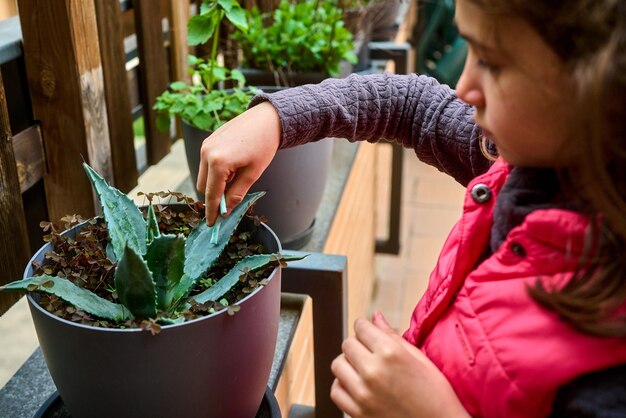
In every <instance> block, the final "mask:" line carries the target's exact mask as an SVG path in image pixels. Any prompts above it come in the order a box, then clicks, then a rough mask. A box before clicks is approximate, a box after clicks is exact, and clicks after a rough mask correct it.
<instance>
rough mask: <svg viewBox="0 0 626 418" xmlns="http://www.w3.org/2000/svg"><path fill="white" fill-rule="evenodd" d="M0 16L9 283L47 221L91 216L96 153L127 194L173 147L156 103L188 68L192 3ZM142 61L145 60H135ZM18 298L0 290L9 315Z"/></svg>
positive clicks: (0, 257)
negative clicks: (141, 154)
mask: <svg viewBox="0 0 626 418" xmlns="http://www.w3.org/2000/svg"><path fill="white" fill-rule="evenodd" d="M18 8H19V17H14V18H11V19H8V20H5V21H0V69H1V70H2V71H1V73H0V231H1V232H2V239H1V240H0V265H2V267H3V268H2V274H0V284H2V283H6V282H8V281H12V280H15V279H17V278H19V277H21V274H22V271H23V269H24V266H25V264H26V262H27V261H28V259H29V257H30V255H31V253H32V252H33V251H34V250H35V249H36V248H38V247H39V246H40V245H41V232H40V230H39V226H38V225H39V222H40V221H41V220H44V219H50V220H53V221H54V220H59V219H60V218H61V217H63V216H65V215H67V214H73V213H79V214H81V215H82V216H83V217H90V216H92V215H93V214H94V213H95V211H96V208H95V203H94V198H93V195H92V191H91V186H90V184H89V181H88V180H87V178H86V176H85V174H84V172H83V169H82V167H81V163H82V161H83V160H84V161H86V162H88V163H89V164H90V165H92V166H93V167H94V168H95V169H96V170H98V171H99V172H100V173H102V174H103V175H104V176H105V177H106V178H107V179H108V180H109V181H111V182H112V183H113V184H115V185H116V187H118V188H119V189H120V190H122V191H129V190H131V189H132V188H133V187H134V186H135V185H136V184H137V178H138V174H139V173H138V170H140V169H141V167H138V165H141V164H138V163H137V158H136V150H135V145H134V135H133V128H132V124H133V120H134V119H136V118H137V117H138V116H141V115H143V121H144V132H145V138H146V142H145V155H146V157H145V159H146V161H147V165H152V164H155V163H157V162H158V161H159V160H160V159H161V158H163V157H164V156H165V155H167V154H168V152H169V150H170V145H171V141H172V140H171V137H170V135H169V134H168V133H162V132H159V131H158V130H157V129H156V115H155V112H154V111H153V110H152V104H153V103H154V100H155V98H156V96H157V95H159V94H160V93H161V92H162V91H163V90H164V89H165V88H166V87H167V85H168V83H169V82H170V81H171V80H177V79H182V78H184V77H185V66H186V60H187V46H186V21H187V19H188V16H189V13H190V1H189V0H158V1H155V0H133V1H130V0H95V1H94V2H82V1H81V2H76V1H70V0H50V1H44V2H42V1H36V0H18ZM137 61H138V65H135V64H134V63H136V62H137ZM15 300H16V297H13V295H6V294H1V295H0V314H2V313H3V312H5V311H6V310H7V309H8V308H9V307H10V306H11V304H12V303H13V302H14V301H15Z"/></svg>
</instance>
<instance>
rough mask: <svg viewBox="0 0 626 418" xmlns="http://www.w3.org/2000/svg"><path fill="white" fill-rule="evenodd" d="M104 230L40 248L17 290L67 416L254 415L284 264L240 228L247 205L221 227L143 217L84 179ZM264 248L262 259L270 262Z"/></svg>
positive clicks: (162, 212)
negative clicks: (22, 296)
mask: <svg viewBox="0 0 626 418" xmlns="http://www.w3.org/2000/svg"><path fill="white" fill-rule="evenodd" d="M85 170H86V171H87V174H88V176H89V178H90V180H91V182H92V184H93V187H94V189H95V190H96V192H97V195H98V198H99V200H100V203H101V205H102V208H103V212H104V219H102V218H95V219H92V220H89V221H87V222H82V223H79V220H80V219H79V218H78V217H76V216H72V217H67V218H66V219H64V220H65V222H66V223H67V225H66V226H68V227H70V229H69V230H67V231H65V232H63V233H59V232H58V229H56V227H55V226H54V225H52V224H50V223H45V224H44V226H45V228H47V229H48V230H49V231H51V233H50V235H49V236H48V237H47V240H48V241H49V242H48V243H47V244H46V245H45V246H44V247H42V248H41V249H40V250H39V251H38V252H37V253H36V254H35V256H34V257H33V258H32V260H31V262H30V263H29V265H28V266H27V269H26V271H25V275H24V276H25V278H24V279H23V280H20V281H16V282H12V283H9V284H7V285H5V286H2V287H0V290H2V291H16V290H18V291H28V292H30V293H29V295H28V302H29V305H30V309H31V313H32V315H33V321H34V324H35V329H36V331H37V336H38V339H39V342H40V345H41V348H42V351H43V354H44V357H45V359H46V363H47V365H48V368H49V370H50V374H51V376H52V379H53V381H54V383H55V385H56V386H57V388H58V390H59V392H60V395H61V397H62V399H63V402H64V404H65V406H66V407H67V409H68V410H69V412H70V414H71V415H72V416H73V417H76V418H80V417H89V418H92V417H113V416H114V417H138V416H142V417H143V416H145V417H148V416H172V417H174V416H176V417H206V416H250V417H253V416H254V415H255V414H256V412H257V410H258V408H259V405H260V403H261V399H262V397H263V393H264V391H265V386H266V385H267V379H268V377H269V372H270V368H271V363H272V358H273V354H274V348H275V343H276V335H277V327H278V320H279V311H280V266H281V265H284V261H285V260H287V259H296V258H295V257H290V256H286V257H283V256H281V254H280V253H279V251H280V244H279V243H278V241H277V240H276V237H275V236H273V234H272V233H271V231H270V230H269V229H268V228H267V227H265V226H263V225H262V224H258V223H255V222H247V223H240V222H241V221H242V220H244V219H246V217H245V215H246V212H247V211H248V209H249V207H250V206H251V205H252V204H253V203H254V202H255V201H256V200H257V199H258V198H259V197H260V196H261V195H260V194H254V195H248V196H247V197H246V199H244V202H243V203H242V205H239V206H238V207H237V208H235V209H234V210H233V213H232V215H231V216H229V217H228V218H225V219H221V221H220V222H219V227H217V228H216V227H213V228H209V227H208V226H207V225H206V222H204V221H203V220H202V219H201V217H200V213H201V210H202V204H201V203H200V202H193V200H192V199H189V198H185V197H183V196H181V195H180V194H177V193H171V194H170V193H161V194H159V195H148V199H149V200H152V199H154V197H155V196H162V197H165V196H168V195H170V196H174V197H176V198H177V200H179V201H182V202H183V203H182V204H179V205H178V206H175V207H168V206H166V205H161V204H157V205H154V204H152V202H151V203H150V204H149V205H148V207H147V209H146V210H145V211H144V212H142V211H141V210H140V209H139V208H138V207H137V206H135V204H134V202H133V201H132V200H130V199H129V198H128V197H127V196H126V195H124V194H123V193H121V192H119V191H118V190H117V189H115V188H112V187H110V186H108V185H107V184H106V182H105V181H104V180H103V179H102V177H100V176H99V175H98V174H97V173H96V172H94V171H93V170H92V169H91V168H90V167H88V166H87V165H85ZM265 248H268V249H269V252H268V250H266V249H265Z"/></svg>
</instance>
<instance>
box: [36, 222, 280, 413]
mask: <svg viewBox="0 0 626 418" xmlns="http://www.w3.org/2000/svg"><path fill="white" fill-rule="evenodd" d="M68 233H69V234H74V235H75V234H76V227H75V228H74V229H72V230H69V231H68ZM257 236H258V240H259V242H261V243H262V244H264V245H265V246H266V248H267V249H268V250H270V251H280V243H279V242H278V240H277V237H276V236H275V235H274V233H273V232H272V231H271V230H270V229H269V228H268V227H267V226H265V225H262V226H261V227H260V228H259V230H258V234H257ZM50 249H51V247H50V244H46V245H45V246H43V247H42V248H41V249H40V250H39V251H38V252H37V253H36V254H35V255H34V256H33V258H32V259H31V262H30V263H29V264H28V267H27V268H26V271H25V272H24V277H30V276H32V273H33V268H32V262H33V261H37V262H41V261H42V260H43V258H44V255H45V253H46V252H47V251H49V250H50ZM280 273H281V272H280V268H276V269H275V270H274V271H273V272H272V274H271V276H270V278H269V282H268V284H267V285H266V286H262V287H260V288H258V289H257V290H256V291H254V292H253V293H251V294H250V295H248V296H247V297H246V298H244V299H243V300H242V301H241V302H239V305H240V306H241V308H240V310H239V311H238V312H237V313H236V314H235V315H233V316H230V315H228V313H227V312H226V310H224V311H220V312H218V313H215V314H212V315H209V316H206V317H203V318H199V319H196V320H193V321H190V322H187V323H184V324H180V325H168V326H163V327H162V331H161V332H160V333H159V334H157V335H155V336H152V335H151V334H150V333H149V332H146V331H142V330H139V329H104V328H95V327H91V326H85V325H81V324H77V323H73V322H69V321H66V320H64V319H61V318H59V317H57V316H55V315H52V314H51V313H49V312H47V311H46V310H44V309H43V308H42V307H40V306H39V304H38V303H37V301H36V299H37V295H30V294H29V296H28V302H29V306H30V310H31V313H32V316H33V321H34V324H35V330H36V332H37V337H38V339H39V344H40V345H41V349H42V351H43V354H44V357H45V360H46V364H47V365H48V369H49V371H50V375H51V376H52V380H53V381H54V383H55V385H56V387H57V389H58V390H59V392H60V394H61V397H62V398H63V402H64V404H65V406H66V407H67V409H68V411H69V412H70V414H71V415H72V417H73V418H81V417H82V418H99V417H102V418H110V417H116V418H126V417H128V418H136V417H177V418H179V417H189V418H206V417H240V418H250V417H254V416H255V414H256V412H257V410H258V409H259V405H260V403H261V400H262V398H263V394H264V391H265V388H266V386H267V382H268V379H269V374H270V369H271V365H272V360H273V356H274V350H275V346H276V337H277V334H278V322H279V316H280V278H281V275H280Z"/></svg>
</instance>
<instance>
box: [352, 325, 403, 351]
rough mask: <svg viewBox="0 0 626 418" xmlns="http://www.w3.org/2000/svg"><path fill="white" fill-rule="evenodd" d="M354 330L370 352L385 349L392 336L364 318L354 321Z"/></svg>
mask: <svg viewBox="0 0 626 418" xmlns="http://www.w3.org/2000/svg"><path fill="white" fill-rule="evenodd" d="M354 332H355V336H356V337H357V339H358V340H359V341H361V343H363V345H364V346H365V347H366V348H367V349H368V350H369V351H371V352H380V351H383V350H385V349H386V347H387V346H388V344H389V339H390V337H393V335H390V334H388V333H386V332H385V331H383V330H381V329H379V328H378V327H377V326H376V325H374V324H373V323H372V322H370V321H368V320H367V319H365V318H358V319H357V320H356V321H355V322H354Z"/></svg>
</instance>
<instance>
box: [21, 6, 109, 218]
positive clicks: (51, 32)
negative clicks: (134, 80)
mask: <svg viewBox="0 0 626 418" xmlns="http://www.w3.org/2000/svg"><path fill="white" fill-rule="evenodd" d="M18 6H19V10H20V22H21V26H22V34H23V43H24V58H25V61H26V73H27V78H28V84H29V88H30V90H31V99H32V105H33V113H34V117H35V119H38V120H40V121H41V129H42V133H43V138H44V144H45V150H46V161H47V165H48V175H47V176H46V177H45V178H44V184H45V189H46V202H47V206H48V212H49V216H50V219H51V220H53V221H56V220H58V219H60V218H61V217H63V216H64V215H66V214H68V213H80V214H81V215H83V216H84V217H89V216H92V215H93V214H94V212H95V211H94V201H93V197H92V192H91V186H90V184H89V181H88V179H87V176H85V173H84V171H83V169H82V167H81V163H82V161H83V158H84V159H85V160H87V161H88V162H89V163H90V164H91V165H92V166H93V167H94V168H95V169H96V170H97V171H98V172H100V173H101V174H102V175H103V176H104V177H105V178H107V180H109V181H111V180H112V169H111V159H110V157H111V149H110V144H109V130H108V124H107V115H106V103H105V99H104V82H103V76H102V67H101V65H100V48H99V45H98V33H97V24H96V17H95V9H94V4H93V2H74V1H69V0H51V1H45V2H40V1H37V0H19V1H18Z"/></svg>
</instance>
